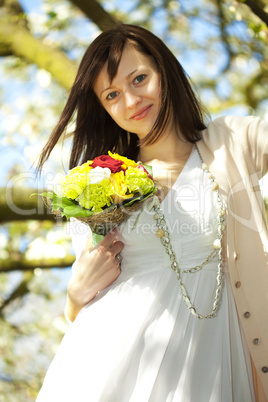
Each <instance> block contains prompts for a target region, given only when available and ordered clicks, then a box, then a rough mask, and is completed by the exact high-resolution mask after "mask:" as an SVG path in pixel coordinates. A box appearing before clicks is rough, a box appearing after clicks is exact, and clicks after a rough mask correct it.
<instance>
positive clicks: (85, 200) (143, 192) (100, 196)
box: [39, 151, 157, 245]
mask: <svg viewBox="0 0 268 402" xmlns="http://www.w3.org/2000/svg"><path fill="white" fill-rule="evenodd" d="M156 190H157V188H156V185H155V183H154V181H153V178H152V168H151V166H148V165H143V164H141V163H136V162H134V161H133V160H131V159H128V158H126V157H124V156H120V155H118V154H116V153H112V152H110V151H109V152H108V155H101V156H98V157H96V158H95V159H93V160H90V161H87V162H86V163H84V164H82V165H81V166H77V167H75V168H73V169H71V170H70V171H69V173H68V175H67V176H66V177H65V178H64V180H63V182H62V184H61V189H60V191H57V193H56V192H54V191H52V192H45V193H42V194H39V195H41V196H42V197H43V198H45V199H46V200H48V204H49V205H50V206H51V207H52V211H53V213H54V214H56V215H60V216H66V218H67V219H69V218H70V217H75V218H77V219H79V220H81V221H83V222H85V223H87V224H88V225H89V226H90V227H91V230H92V241H93V245H95V244H97V243H98V242H99V241H100V240H101V239H102V238H103V236H104V235H105V234H107V233H108V231H109V230H111V229H112V228H114V227H115V226H117V225H118V224H119V223H121V222H123V221H124V220H125V219H127V218H128V217H129V215H130V214H131V213H132V212H134V211H136V210H137V209H139V208H140V207H141V204H142V203H143V202H144V201H145V200H146V199H148V198H149V197H151V196H152V195H153V194H154V193H155V192H156Z"/></svg>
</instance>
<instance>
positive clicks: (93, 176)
mask: <svg viewBox="0 0 268 402" xmlns="http://www.w3.org/2000/svg"><path fill="white" fill-rule="evenodd" d="M91 166H92V165H91ZM110 175H111V170H110V169H109V168H102V167H99V166H97V167H95V168H93V169H91V171H90V172H89V174H88V179H89V182H90V184H97V183H100V182H101V181H102V180H103V179H109V177H110Z"/></svg>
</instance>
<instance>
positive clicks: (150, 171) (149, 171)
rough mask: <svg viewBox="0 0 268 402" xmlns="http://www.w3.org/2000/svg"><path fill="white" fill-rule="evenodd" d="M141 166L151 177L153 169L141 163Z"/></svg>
mask: <svg viewBox="0 0 268 402" xmlns="http://www.w3.org/2000/svg"><path fill="white" fill-rule="evenodd" d="M141 166H143V167H144V168H145V169H146V170H147V172H148V173H149V174H150V175H151V176H152V177H153V168H152V166H151V165H145V164H144V163H141Z"/></svg>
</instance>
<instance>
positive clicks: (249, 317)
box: [197, 116, 268, 402]
mask: <svg viewBox="0 0 268 402" xmlns="http://www.w3.org/2000/svg"><path fill="white" fill-rule="evenodd" d="M197 146H198V148H199V151H200V153H201V155H202V158H203V160H204V161H205V163H206V164H207V165H208V166H209V169H210V171H211V172H212V173H213V175H215V179H216V181H217V182H218V183H219V185H220V192H221V194H222V195H223V197H224V199H225V201H226V203H227V205H228V208H227V219H226V221H227V230H226V232H227V233H226V237H227V238H226V240H227V246H226V250H225V252H226V255H227V258H228V264H227V266H229V271H230V279H231V285H232V290H233V294H234V297H235V301H236V306H237V311H238V316H239V319H240V323H241V326H242V328H243V331H244V335H245V339H246V341H247V345H248V349H249V351H250V355H251V359H252V369H253V379H254V386H255V392H256V399H257V401H259V402H263V401H268V234H267V225H266V218H265V211H264V205H263V201H262V197H261V193H260V188H259V179H260V178H261V177H262V176H264V175H265V174H266V173H267V171H268V123H267V122H266V121H263V120H260V119H258V118H256V117H235V116H227V117H221V118H219V119H216V120H215V121H213V122H211V123H210V124H209V125H208V128H207V129H206V130H204V131H203V139H202V140H201V141H199V142H198V143H197Z"/></svg>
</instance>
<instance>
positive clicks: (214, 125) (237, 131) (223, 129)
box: [202, 115, 268, 146]
mask: <svg viewBox="0 0 268 402" xmlns="http://www.w3.org/2000/svg"><path fill="white" fill-rule="evenodd" d="M202 136H203V139H204V141H205V142H209V143H212V144H213V143H214V142H216V143H218V142H219V141H220V142H221V143H225V142H227V143H230V142H233V141H235V142H236V141H239V142H241V145H242V146H243V144H244V145H245V146H247V145H248V144H249V143H250V142H252V141H254V140H255V139H256V138H257V137H264V136H265V137H267V136H268V122H267V121H265V120H262V119H260V118H259V117H256V116H242V117H241V116H232V115H230V116H222V117H218V118H217V119H215V120H213V121H211V122H210V123H209V124H208V126H207V129H205V130H204V131H203V132H202Z"/></svg>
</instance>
